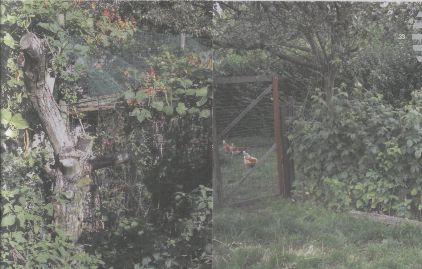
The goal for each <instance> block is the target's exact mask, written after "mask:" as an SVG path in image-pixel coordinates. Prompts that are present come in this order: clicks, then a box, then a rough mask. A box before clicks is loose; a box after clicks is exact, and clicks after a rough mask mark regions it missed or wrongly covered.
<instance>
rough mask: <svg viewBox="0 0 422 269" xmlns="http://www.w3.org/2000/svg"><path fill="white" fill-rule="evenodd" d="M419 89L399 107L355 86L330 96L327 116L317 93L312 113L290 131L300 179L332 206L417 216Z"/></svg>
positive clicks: (421, 145) (421, 206)
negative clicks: (401, 107) (332, 104)
mask: <svg viewBox="0 0 422 269" xmlns="http://www.w3.org/2000/svg"><path fill="white" fill-rule="evenodd" d="M420 95H421V92H420V91H414V92H413V99H412V101H411V102H410V103H409V104H408V105H407V106H406V107H405V108H403V109H394V108H393V107H392V106H391V105H389V104H386V103H385V102H384V101H383V97H382V95H380V94H376V93H373V92H368V91H365V90H364V89H363V88H362V87H361V86H360V85H357V86H356V87H355V88H354V89H352V92H351V93H350V95H349V94H347V93H346V91H345V89H339V92H338V93H337V95H336V96H335V98H334V99H333V103H334V104H335V114H334V115H331V114H330V113H329V112H328V110H327V106H326V104H325V102H324V101H323V100H322V99H321V96H319V95H316V96H314V97H313V102H312V104H311V105H310V106H311V108H310V111H312V115H313V117H312V118H311V119H308V120H305V119H297V120H296V121H295V122H294V131H293V134H291V135H290V138H291V139H292V141H293V148H294V156H295V160H296V164H300V165H297V169H298V172H299V176H300V179H299V181H298V182H296V186H297V187H301V186H302V189H300V191H303V192H309V193H311V195H313V196H315V197H316V198H318V199H319V200H322V201H324V202H326V203H327V204H328V205H329V206H330V207H332V208H337V209H338V208H344V207H355V208H358V209H361V210H368V211H379V212H383V213H387V214H396V215H399V216H411V215H413V216H420V214H421V213H420V212H421V210H422V200H421V189H420V186H421V182H422V178H421V170H422V161H421V155H422V136H421V134H422V129H421V127H422V114H421V112H422V110H421V108H422V106H421V96H420Z"/></svg>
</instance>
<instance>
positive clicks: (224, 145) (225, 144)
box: [223, 140, 232, 153]
mask: <svg viewBox="0 0 422 269" xmlns="http://www.w3.org/2000/svg"><path fill="white" fill-rule="evenodd" d="M223 149H224V152H227V153H231V152H232V147H231V146H230V144H228V143H227V142H226V141H225V140H223Z"/></svg>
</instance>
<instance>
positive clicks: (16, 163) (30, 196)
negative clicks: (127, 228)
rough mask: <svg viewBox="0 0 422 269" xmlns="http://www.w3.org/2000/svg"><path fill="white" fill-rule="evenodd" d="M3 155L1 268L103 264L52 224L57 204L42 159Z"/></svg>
mask: <svg viewBox="0 0 422 269" xmlns="http://www.w3.org/2000/svg"><path fill="white" fill-rule="evenodd" d="M34 155H36V153H33V154H32V155H30V156H28V157H25V158H24V157H23V156H21V155H19V154H18V155H13V154H6V153H5V154H2V156H1V157H2V158H1V159H2V161H1V167H2V184H1V188H2V196H1V197H2V198H1V212H2V214H1V252H0V253H1V256H0V257H1V258H0V260H1V262H0V267H1V268H51V267H52V266H53V267H54V268H58V267H64V268H97V267H98V266H99V265H100V264H102V262H101V260H100V259H99V258H98V257H96V256H95V255H90V254H88V253H86V252H85V251H84V250H83V249H82V248H81V247H80V246H77V245H76V244H75V243H74V242H72V241H70V240H69V239H68V238H67V237H66V236H65V235H64V234H63V233H62V232H61V231H60V230H57V229H55V228H54V224H53V223H52V214H53V206H52V204H51V203H50V202H48V201H47V200H46V195H45V193H46V192H48V189H49V184H48V183H46V181H43V180H42V179H41V177H40V176H39V175H42V171H41V169H40V165H39V163H38V162H36V161H35V160H37V159H38V160H39V159H42V158H41V156H39V155H36V156H34Z"/></svg>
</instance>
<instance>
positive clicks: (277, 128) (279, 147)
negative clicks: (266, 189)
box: [272, 76, 290, 197]
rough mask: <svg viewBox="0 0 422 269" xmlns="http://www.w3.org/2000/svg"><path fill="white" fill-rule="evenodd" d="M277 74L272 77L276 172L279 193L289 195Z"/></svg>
mask: <svg viewBox="0 0 422 269" xmlns="http://www.w3.org/2000/svg"><path fill="white" fill-rule="evenodd" d="M278 86H279V84H278V76H274V77H273V85H272V90H273V109H274V140H275V144H276V153H277V172H278V182H279V191H280V195H282V196H284V197H289V196H290V189H289V187H288V186H289V184H286V178H285V176H284V168H283V158H284V156H283V143H282V140H281V109H280V93H279V92H278Z"/></svg>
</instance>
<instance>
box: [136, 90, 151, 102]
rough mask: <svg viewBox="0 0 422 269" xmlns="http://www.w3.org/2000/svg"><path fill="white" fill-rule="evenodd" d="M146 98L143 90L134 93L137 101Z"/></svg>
mask: <svg viewBox="0 0 422 269" xmlns="http://www.w3.org/2000/svg"><path fill="white" fill-rule="evenodd" d="M147 98H148V95H147V94H146V93H145V92H144V91H137V92H136V95H135V99H136V100H137V101H142V100H145V99H147Z"/></svg>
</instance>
